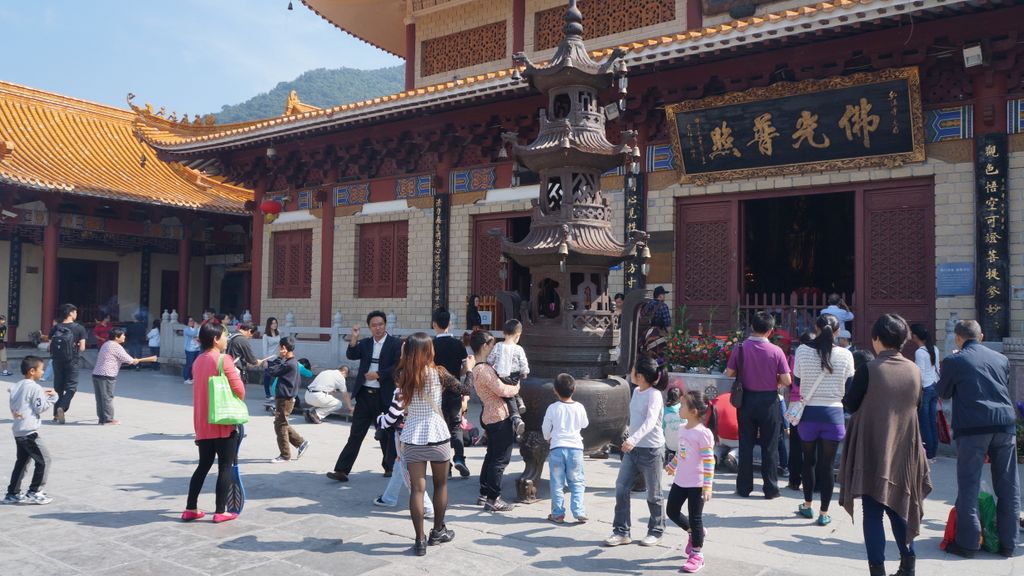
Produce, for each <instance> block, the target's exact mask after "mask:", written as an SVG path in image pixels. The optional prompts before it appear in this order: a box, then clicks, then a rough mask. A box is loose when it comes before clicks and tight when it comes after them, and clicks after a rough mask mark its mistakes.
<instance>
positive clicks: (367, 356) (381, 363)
mask: <svg viewBox="0 0 1024 576" xmlns="http://www.w3.org/2000/svg"><path fill="white" fill-rule="evenodd" d="M366 324H367V325H368V326H369V327H370V338H364V339H362V340H360V339H359V326H354V327H352V338H351V339H350V340H349V347H348V350H347V351H346V352H345V356H346V357H348V359H349V360H359V372H358V373H357V375H356V383H355V386H353V388H352V398H353V399H354V400H355V402H356V407H355V410H353V412H352V427H351V428H350V429H349V434H348V442H347V443H346V444H345V448H344V449H343V450H342V451H341V455H339V456H338V461H337V463H335V465H334V470H333V471H331V472H328V473H327V477H328V478H330V479H332V480H337V481H339V482H348V475H349V473H351V472H352V465H353V464H355V462H356V457H357V456H359V448H360V446H362V444H363V439H364V438H366V432H367V431H368V430H369V429H370V426H372V425H373V424H374V422H376V421H377V416H379V415H380V414H381V413H383V412H386V411H387V409H388V406H390V404H391V397H392V396H393V395H394V392H395V379H394V370H395V366H397V365H398V358H399V356H400V355H401V354H402V344H401V341H399V339H398V338H395V337H394V336H391V335H390V334H388V320H387V316H385V315H384V313H383V312H381V311H379V310H374V311H373V312H370V313H369V314H368V315H367V316H366ZM384 436H385V437H384V438H383V439H381V441H380V447H381V450H382V451H383V453H384V456H383V459H382V460H381V465H382V466H383V467H384V476H385V477H390V476H391V469H392V468H393V467H394V464H395V456H396V454H395V437H394V432H391V433H390V434H385V435H384Z"/></svg>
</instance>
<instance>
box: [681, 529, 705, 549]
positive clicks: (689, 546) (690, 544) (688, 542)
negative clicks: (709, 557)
mask: <svg viewBox="0 0 1024 576" xmlns="http://www.w3.org/2000/svg"><path fill="white" fill-rule="evenodd" d="M701 530H702V531H703V532H704V538H707V537H708V529H707V528H702V529H701ZM692 553H693V534H690V536H689V537H688V538H687V539H686V555H687V556H689V555H690V554H692Z"/></svg>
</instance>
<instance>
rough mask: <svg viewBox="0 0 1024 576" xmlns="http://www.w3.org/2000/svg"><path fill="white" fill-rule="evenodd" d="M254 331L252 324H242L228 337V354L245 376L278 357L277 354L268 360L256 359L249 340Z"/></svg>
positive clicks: (267, 358)
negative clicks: (253, 369)
mask: <svg viewBox="0 0 1024 576" xmlns="http://www.w3.org/2000/svg"><path fill="white" fill-rule="evenodd" d="M252 331H253V325H252V324H251V323H249V322H242V323H241V324H239V325H238V330H237V331H235V333H234V334H232V335H231V336H229V337H228V349H227V354H228V356H231V358H232V359H233V360H234V361H235V367H237V368H238V371H239V372H241V373H242V374H243V375H244V374H245V371H246V370H248V369H250V368H257V367H259V366H263V365H265V364H266V363H267V362H269V361H270V360H272V359H274V358H275V357H277V355H276V354H275V355H273V356H268V357H266V358H257V357H256V354H254V353H253V351H252V346H251V345H250V344H249V339H250V338H252ZM244 379H245V378H244V377H243V380H244Z"/></svg>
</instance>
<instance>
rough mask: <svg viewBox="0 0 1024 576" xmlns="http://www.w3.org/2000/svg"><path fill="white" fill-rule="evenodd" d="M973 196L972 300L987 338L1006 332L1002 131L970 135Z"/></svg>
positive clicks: (1007, 292)
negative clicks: (975, 274) (975, 272)
mask: <svg viewBox="0 0 1024 576" xmlns="http://www.w3.org/2000/svg"><path fill="white" fill-rule="evenodd" d="M974 142H975V167H974V177H975V187H976V192H975V197H976V198H977V214H978V226H977V230H978V242H977V246H978V254H977V258H978V267H979V268H980V269H981V273H980V274H978V290H977V292H976V295H975V302H976V303H977V306H978V319H979V323H980V324H981V330H982V332H984V333H985V337H986V338H987V339H989V340H1001V339H1003V338H1006V337H1007V336H1009V335H1010V266H1009V261H1010V250H1009V238H1008V236H1009V228H1008V225H1007V215H1008V214H1007V209H1006V171H1007V169H1008V167H1009V163H1008V162H1007V155H1008V150H1009V149H1008V147H1007V145H1006V143H1007V137H1006V134H1000V133H991V134H985V135H983V136H980V137H977V138H975V139H974Z"/></svg>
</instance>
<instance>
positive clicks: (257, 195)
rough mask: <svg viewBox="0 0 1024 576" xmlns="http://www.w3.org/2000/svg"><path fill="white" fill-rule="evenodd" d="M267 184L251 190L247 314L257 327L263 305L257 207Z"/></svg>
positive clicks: (261, 238)
mask: <svg viewBox="0 0 1024 576" xmlns="http://www.w3.org/2000/svg"><path fill="white" fill-rule="evenodd" d="M266 188H267V184H266V182H264V181H263V180H260V181H259V182H257V183H256V188H255V189H254V190H253V202H254V203H255V206H256V208H255V209H254V210H253V213H252V234H251V240H252V249H251V250H250V255H251V258H250V260H249V261H250V262H252V267H251V268H250V270H251V272H250V276H249V313H250V314H252V321H253V322H255V323H256V324H257V325H259V323H260V321H261V320H262V319H261V318H260V304H262V303H263V214H262V213H260V209H259V206H260V204H261V203H262V202H263V193H264V192H265V191H266Z"/></svg>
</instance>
